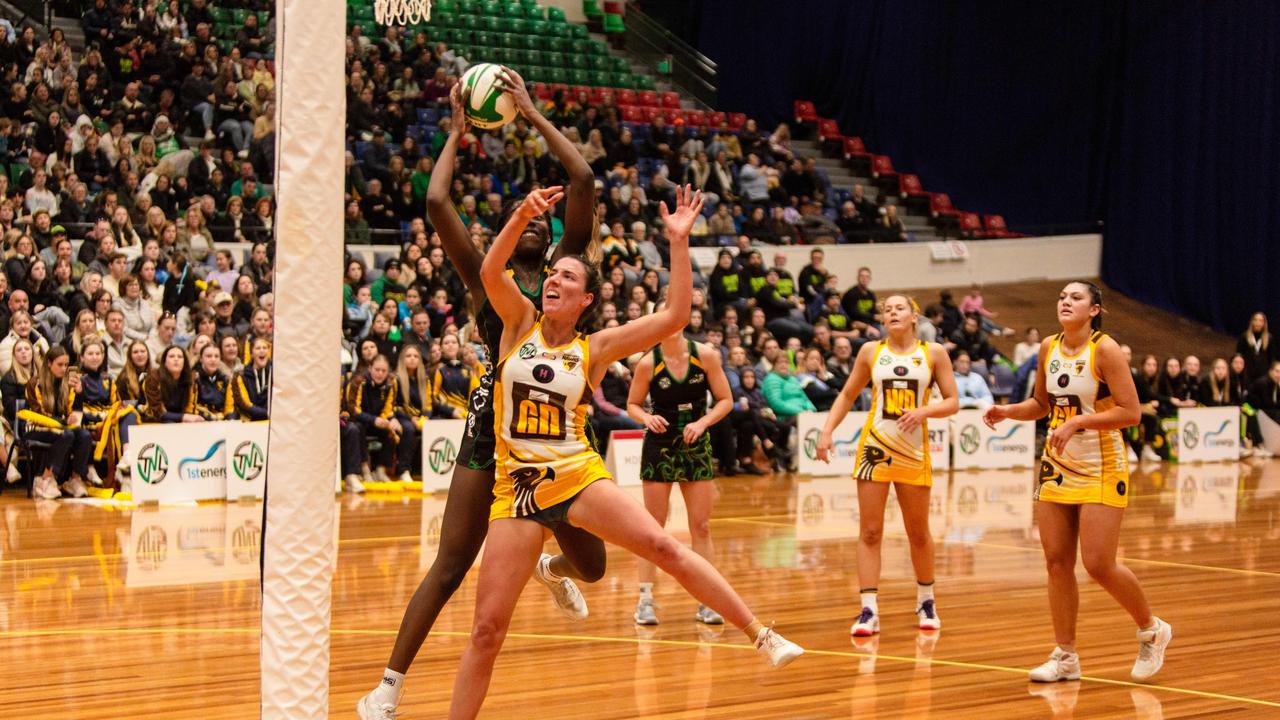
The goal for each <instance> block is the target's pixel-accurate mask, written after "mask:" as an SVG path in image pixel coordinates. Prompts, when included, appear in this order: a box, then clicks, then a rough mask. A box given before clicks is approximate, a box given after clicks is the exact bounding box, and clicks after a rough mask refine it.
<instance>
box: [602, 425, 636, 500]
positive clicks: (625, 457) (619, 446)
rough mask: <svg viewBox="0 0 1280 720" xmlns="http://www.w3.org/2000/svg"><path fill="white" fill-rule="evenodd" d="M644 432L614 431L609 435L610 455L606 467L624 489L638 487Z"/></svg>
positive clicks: (606, 458) (605, 461) (605, 462)
mask: <svg viewBox="0 0 1280 720" xmlns="http://www.w3.org/2000/svg"><path fill="white" fill-rule="evenodd" d="M643 449H644V430H614V431H612V432H611V433H610V434H609V453H608V455H607V456H606V457H605V460H604V466H605V468H606V469H608V471H609V474H611V475H613V480H614V482H616V483H618V485H620V486H622V487H628V486H632V485H635V486H638V485H640V484H641V482H640V459H641V452H642V450H643Z"/></svg>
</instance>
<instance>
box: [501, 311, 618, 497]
mask: <svg viewBox="0 0 1280 720" xmlns="http://www.w3.org/2000/svg"><path fill="white" fill-rule="evenodd" d="M587 345H588V343H587V337H586V336H585V335H583V334H581V333H579V334H578V335H576V336H574V338H573V340H571V341H569V343H568V344H567V345H562V346H560V347H552V346H550V345H548V344H547V342H546V340H544V339H543V337H542V315H541V314H539V315H538V317H537V320H535V322H534V324H533V328H531V329H530V330H529V332H528V333H526V334H525V336H524V337H522V338H521V339H520V340H519V342H517V343H516V344H515V347H514V348H512V350H511V352H509V353H508V354H507V355H506V357H504V358H503V359H502V361H501V362H500V363H498V367H497V371H496V372H495V373H494V374H495V375H496V376H497V377H496V380H495V382H494V417H495V420H496V425H495V428H494V429H495V430H496V434H497V452H496V460H497V477H496V479H495V481H494V487H493V496H494V500H493V507H492V509H491V510H490V512H489V519H490V520H491V521H492V520H497V519H499V518H519V517H528V516H530V515H534V514H536V513H538V512H540V511H542V510H546V509H547V508H550V507H552V506H555V505H559V504H560V503H563V502H565V501H566V500H571V499H573V498H574V496H576V495H577V494H578V493H580V492H582V490H583V489H584V488H586V487H587V486H588V485H590V484H591V483H593V482H595V481H597V480H605V479H608V478H609V477H610V476H609V471H608V470H606V469H605V467H604V461H603V460H601V459H600V455H599V453H597V452H596V451H595V450H594V449H593V448H592V445H591V443H590V441H589V440H588V436H587V407H588V406H589V405H590V403H591V392H592V391H591V384H590V382H589V381H588V378H589V377H590V372H591V359H590V356H589V351H588V347H587Z"/></svg>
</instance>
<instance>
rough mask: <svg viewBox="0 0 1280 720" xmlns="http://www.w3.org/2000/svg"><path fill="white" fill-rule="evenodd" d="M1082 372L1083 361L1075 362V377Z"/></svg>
mask: <svg viewBox="0 0 1280 720" xmlns="http://www.w3.org/2000/svg"><path fill="white" fill-rule="evenodd" d="M1083 372H1084V362H1078V363H1076V377H1080V374H1081V373H1083Z"/></svg>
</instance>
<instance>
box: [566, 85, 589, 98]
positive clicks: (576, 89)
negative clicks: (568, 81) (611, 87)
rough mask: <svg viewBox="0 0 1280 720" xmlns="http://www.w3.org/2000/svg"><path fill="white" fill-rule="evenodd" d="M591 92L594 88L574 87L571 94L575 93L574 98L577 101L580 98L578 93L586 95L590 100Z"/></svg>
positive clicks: (585, 86) (587, 86) (586, 86)
mask: <svg viewBox="0 0 1280 720" xmlns="http://www.w3.org/2000/svg"><path fill="white" fill-rule="evenodd" d="M591 90H592V88H591V86H589V85H574V86H573V87H572V88H571V90H570V92H572V93H573V95H572V97H573V98H574V99H575V100H576V99H577V98H578V93H586V94H587V97H588V98H590V97H591Z"/></svg>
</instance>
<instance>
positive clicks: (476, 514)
mask: <svg viewBox="0 0 1280 720" xmlns="http://www.w3.org/2000/svg"><path fill="white" fill-rule="evenodd" d="M492 504H493V470H473V469H471V468H468V467H464V466H462V465H459V466H458V467H457V468H456V469H454V471H453V479H452V481H451V482H450V484H449V499H448V500H447V501H446V503H445V506H444V519H443V521H442V522H441V523H440V548H439V549H438V550H437V551H436V559H435V561H434V562H432V563H431V569H430V570H428V571H427V576H426V577H425V578H423V579H422V583H421V584H419V585H418V589H417V590H415V591H414V593H413V598H411V599H410V600H409V606H408V607H407V608H405V611H404V618H403V619H402V620H401V621H400V632H399V633H397V634H396V644H395V647H394V648H393V649H392V651H391V659H390V660H389V661H387V667H389V668H391V669H392V670H394V671H396V672H398V673H406V672H408V671H409V666H410V665H412V664H413V659H414V658H415V657H416V656H417V654H418V650H419V649H421V648H422V643H423V642H425V641H426V639H427V634H428V633H430V632H431V627H432V626H433V625H435V622H436V618H437V617H438V616H439V615H440V611H441V610H442V609H444V606H445V603H447V602H449V598H451V597H453V594H454V593H455V592H457V590H458V587H459V586H460V585H462V581H463V579H464V578H466V576H467V571H468V570H470V569H471V564H472V563H474V562H475V559H476V554H477V553H479V552H480V546H481V545H483V544H484V538H485V534H486V533H487V532H488V531H489V506H490V505H492Z"/></svg>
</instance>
